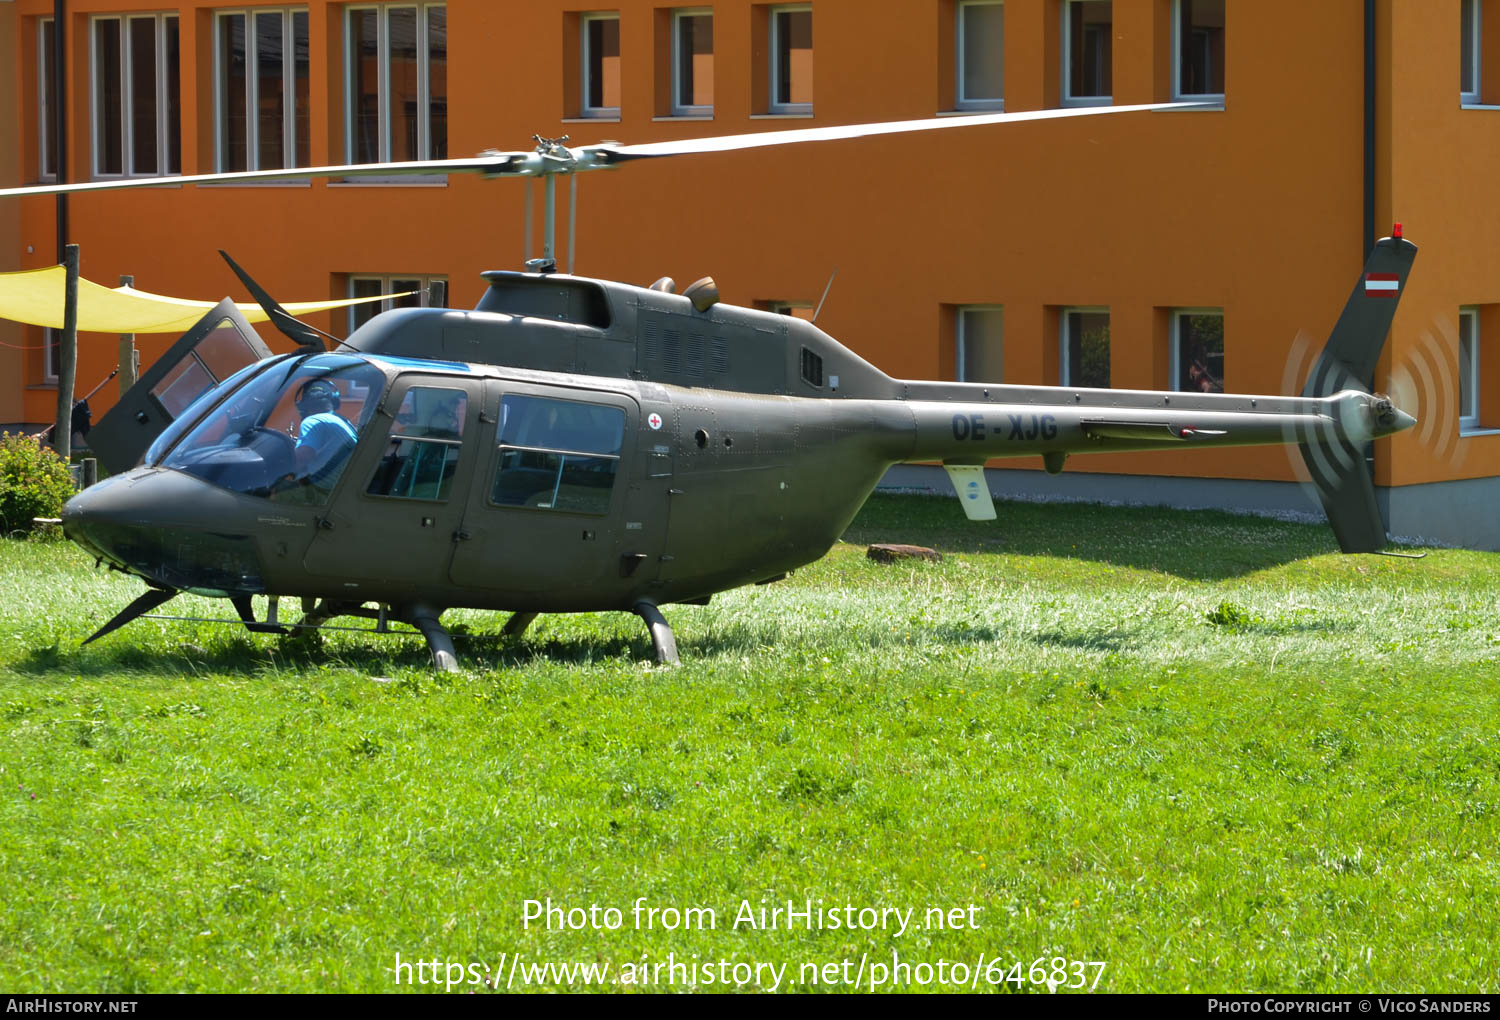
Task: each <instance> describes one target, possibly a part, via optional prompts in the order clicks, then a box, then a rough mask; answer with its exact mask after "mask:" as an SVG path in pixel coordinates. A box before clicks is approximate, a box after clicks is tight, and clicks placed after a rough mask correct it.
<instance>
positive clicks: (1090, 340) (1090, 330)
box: [1058, 308, 1109, 390]
mask: <svg viewBox="0 0 1500 1020" xmlns="http://www.w3.org/2000/svg"><path fill="white" fill-rule="evenodd" d="M1061 325H1062V328H1061V329H1060V330H1059V331H1058V332H1059V333H1060V334H1061V339H1062V385H1063V386H1080V387H1085V388H1088V389H1098V390H1103V389H1108V388H1109V309H1108V308H1064V309H1063V312H1062V324H1061Z"/></svg>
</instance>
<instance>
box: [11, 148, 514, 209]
mask: <svg viewBox="0 0 1500 1020" xmlns="http://www.w3.org/2000/svg"><path fill="white" fill-rule="evenodd" d="M529 155H530V154H529V153H524V152H487V153H482V154H481V155H478V156H472V157H470V158H469V159H432V160H414V161H410V162H404V163H354V164H350V165H347V166H310V167H301V168H298V169H287V170H243V171H236V172H233V173H223V174H188V175H186V176H177V177H120V178H112V179H110V180H103V181H84V182H83V183H81V184H37V185H33V186H30V187H25V188H0V198H13V197H19V196H22V195H64V194H74V193H76V192H80V191H119V190H121V189H124V188H160V187H172V186H176V185H180V184H234V183H236V182H241V181H294V180H300V179H302V178H307V177H402V176H412V175H417V174H429V175H431V174H497V175H498V174H506V173H512V172H514V170H513V167H514V166H516V165H518V164H520V163H522V162H524V161H525V160H526V158H527V157H528V156H529Z"/></svg>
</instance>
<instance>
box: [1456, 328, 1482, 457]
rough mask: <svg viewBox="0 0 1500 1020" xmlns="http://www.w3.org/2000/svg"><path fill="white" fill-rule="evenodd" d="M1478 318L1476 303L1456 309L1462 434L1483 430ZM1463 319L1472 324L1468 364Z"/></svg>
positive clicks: (1459, 426)
mask: <svg viewBox="0 0 1500 1020" xmlns="http://www.w3.org/2000/svg"><path fill="white" fill-rule="evenodd" d="M1479 318H1480V316H1479V306H1478V305H1464V306H1463V307H1462V308H1460V309H1459V310H1458V340H1459V343H1458V433H1459V435H1464V434H1466V433H1472V432H1481V431H1484V426H1483V424H1481V421H1480V417H1479V392H1480V389H1479V365H1480V361H1479V345H1480V336H1481V334H1480V332H1479ZM1465 320H1468V321H1469V322H1470V323H1472V325H1471V326H1470V327H1469V363H1468V365H1465V364H1464V356H1463V355H1464V347H1463V335H1464V321H1465ZM1466 370H1467V373H1468V379H1467V382H1466V381H1465V378H1464V375H1465V371H1466ZM1465 391H1467V396H1468V398H1469V409H1470V413H1469V414H1464V413H1463V406H1464V396H1465V395H1466V394H1465Z"/></svg>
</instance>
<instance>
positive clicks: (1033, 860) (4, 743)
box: [0, 497, 1500, 992]
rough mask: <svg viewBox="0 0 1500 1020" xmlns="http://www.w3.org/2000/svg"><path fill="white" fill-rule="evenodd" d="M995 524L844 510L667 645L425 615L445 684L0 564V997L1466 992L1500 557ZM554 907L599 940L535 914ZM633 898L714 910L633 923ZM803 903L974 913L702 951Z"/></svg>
mask: <svg viewBox="0 0 1500 1020" xmlns="http://www.w3.org/2000/svg"><path fill="white" fill-rule="evenodd" d="M1000 515H1001V517H1000V520H999V521H998V522H996V523H994V524H989V525H971V524H969V523H968V522H966V521H964V520H963V519H962V517H961V514H960V511H959V508H958V507H956V506H955V505H954V504H953V503H952V502H951V501H942V500H930V499H924V498H918V497H880V498H876V499H874V500H872V502H871V503H870V505H869V506H868V507H866V509H865V511H864V512H863V514H862V515H861V516H860V518H859V519H858V520H857V521H856V522H855V525H854V527H853V528H852V529H851V531H850V533H849V534H848V535H847V536H846V539H847V541H846V543H842V544H840V545H839V546H838V547H836V548H835V550H834V551H833V552H832V553H831V554H830V556H829V557H827V558H826V559H825V560H823V561H822V562H821V563H819V564H816V565H814V566H813V567H810V568H808V569H806V570H804V571H801V572H799V573H797V574H796V575H795V576H794V577H792V578H791V579H789V580H788V581H786V582H783V583H780V584H776V585H771V586H768V587H764V588H751V589H747V590H741V591H736V592H731V593H728V594H726V595H724V596H721V597H718V598H716V599H715V600H714V602H713V604H712V605H711V606H709V607H704V608H693V607H669V608H668V610H667V616H668V618H669V619H670V620H671V621H672V623H673V625H674V627H675V628H676V632H677V637H678V643H679V647H680V649H681V651H682V655H683V665H682V666H681V667H680V668H677V669H661V668H656V667H654V666H652V665H651V664H650V663H649V662H648V660H649V657H650V645H649V642H648V641H647V639H646V636H645V632H644V629H643V628H642V627H641V625H640V624H639V622H638V621H636V620H635V619H634V618H633V617H628V616H623V615H601V616H579V617H558V616H551V617H549V616H543V617H541V618H540V619H539V620H538V621H537V623H536V624H535V625H534V627H533V629H532V631H531V632H530V634H528V636H527V638H526V639H525V640H523V641H506V640H503V639H501V638H500V637H499V636H498V632H499V629H500V627H501V625H502V624H503V622H504V620H503V617H499V616H495V615H486V614H480V613H455V614H451V622H454V623H461V624H462V629H467V630H468V631H469V633H468V634H466V635H460V637H459V638H458V646H459V654H460V660H461V662H462V664H463V665H464V667H465V671H464V672H462V673H460V674H457V675H438V674H434V673H433V672H431V671H430V670H429V669H428V668H427V665H426V652H425V650H424V647H423V646H422V644H421V642H420V641H419V640H418V639H416V638H411V637H408V638H394V639H393V638H375V637H367V636H360V635H351V634H344V633H330V634H328V635H327V636H326V637H323V638H322V639H321V640H314V641H312V642H300V643H295V644H286V643H283V642H278V640H277V639H275V638H266V637H250V636H247V635H246V634H245V633H244V632H243V631H242V630H239V629H237V628H232V627H217V626H211V625H205V624H194V623H167V622H158V621H152V620H144V621H137V622H135V623H133V624H131V625H130V626H128V627H126V628H124V629H123V630H121V631H119V632H117V633H115V634H113V635H111V636H109V637H108V638H105V639H103V640H101V641H100V642H98V643H97V644H95V645H91V646H89V647H88V648H80V647H79V643H80V642H81V641H82V639H83V638H85V637H87V636H88V634H89V633H91V632H92V631H93V630H94V629H95V628H96V627H98V626H99V624H100V623H102V622H103V621H104V620H106V619H108V617H109V616H110V615H112V614H113V613H114V612H115V611H116V610H117V609H118V608H119V607H120V606H122V605H123V604H124V603H125V602H127V601H128V600H129V599H130V598H132V597H134V595H135V594H137V593H138V591H139V590H140V585H139V582H135V581H132V580H130V579H128V578H123V577H121V576H120V575H118V574H110V573H107V572H102V571H101V572H95V571H94V570H93V569H92V564H91V563H90V562H89V561H88V560H87V559H86V557H85V556H84V555H83V554H82V553H81V552H80V551H78V550H77V549H75V548H73V547H71V546H69V545H65V544H58V543H37V542H31V543H27V542H16V541H5V542H3V543H0V889H3V890H4V893H3V900H0V987H3V988H5V989H8V990H12V991H23V990H25V991H43V990H75V991H77V990H88V991H120V992H125V991H164V990H233V989H263V990H282V989H288V990H314V989H344V990H373V991H386V990H393V989H394V988H395V985H394V977H393V970H392V968H393V966H394V964H395V958H396V954H397V953H398V952H399V953H400V954H401V958H402V959H403V960H407V961H409V960H412V959H416V958H420V959H431V958H439V959H442V960H445V961H451V962H454V963H462V964H468V963H471V962H473V963H481V962H488V963H491V964H492V965H497V966H498V965H499V964H500V961H501V954H502V953H521V954H524V955H523V966H524V965H525V964H527V963H541V962H556V963H577V962H590V963H598V962H608V963H610V964H611V965H612V966H613V967H615V968H619V967H621V966H622V965H624V964H626V963H628V962H639V961H641V960H642V958H643V956H645V955H646V954H649V959H650V960H652V961H658V962H660V961H663V960H666V959H667V958H668V955H669V954H675V955H676V958H677V959H678V960H682V959H684V958H688V959H691V957H692V955H693V954H697V956H698V962H699V963H701V962H703V961H717V960H720V959H726V960H731V961H738V962H751V963H753V962H755V961H766V962H776V963H789V964H791V967H790V969H789V971H788V972H787V980H788V981H790V980H794V979H795V978H796V977H797V976H798V967H799V965H800V964H802V963H804V962H806V963H816V964H824V963H830V962H838V961H842V960H845V959H850V960H852V961H854V962H855V964H856V965H857V964H858V962H859V960H860V959H861V957H862V955H863V954H869V955H868V957H867V959H868V960H869V961H871V962H876V961H885V962H889V961H890V959H891V953H892V952H893V951H895V952H899V953H900V956H901V959H902V960H903V961H907V962H910V963H927V964H932V965H936V964H937V962H938V960H939V959H944V960H949V961H953V960H959V961H967V962H968V963H969V964H971V965H972V963H973V961H974V960H975V959H976V957H978V956H979V954H980V953H984V954H985V958H986V960H988V959H991V958H996V957H999V958H1002V959H1004V960H1006V961H1007V962H1010V961H1021V962H1022V964H1023V969H1024V968H1029V966H1030V964H1031V962H1032V961H1033V960H1035V959H1037V958H1039V957H1047V958H1051V957H1064V958H1067V959H1070V960H1084V961H1104V962H1105V963H1106V964H1107V966H1106V967H1105V969H1104V972H1103V975H1102V978H1101V980H1100V981H1099V988H1100V989H1101V990H1110V991H1136V990H1184V989H1191V990H1195V991H1203V990H1255V991H1286V990H1308V991H1334V990H1376V989H1378V990H1388V991H1422V990H1448V991H1459V990H1483V991H1489V992H1494V991H1496V990H1497V988H1500V949H1497V948H1496V947H1497V939H1496V935H1495V919H1494V918H1495V907H1494V904H1495V903H1496V901H1497V899H1500V857H1497V854H1500V850H1497V848H1500V732H1497V731H1500V698H1497V689H1500V687H1497V681H1500V666H1497V664H1496V660H1497V658H1500V615H1497V603H1496V594H1495V593H1496V591H1497V590H1500V583H1497V582H1500V556H1497V555H1495V554H1487V553H1474V552H1465V551H1459V550H1433V551H1432V552H1431V553H1430V555H1429V556H1428V557H1427V558H1426V559H1424V560H1421V561H1416V562H1413V561H1409V560H1397V559H1389V558H1381V557H1373V556H1357V557H1342V556H1339V555H1336V554H1335V553H1334V550H1333V545H1332V542H1331V539H1330V537H1329V536H1328V533H1327V531H1326V529H1324V528H1319V527H1310V526H1305V525H1295V524H1286V523H1280V522H1274V521H1268V520H1261V519H1257V518H1247V517H1235V516H1229V515H1224V514H1215V513H1207V512H1203V513H1179V512H1170V511H1163V510H1146V509H1121V508H1104V507H1095V506H1041V505H1032V504H1024V503H1023V504H1001V505H1000ZM874 541H898V542H916V543H920V544H925V545H931V546H934V547H936V548H938V549H940V550H941V551H943V552H944V553H945V559H944V561H943V562H942V563H936V564H933V563H922V562H913V563H907V564H902V565H897V566H891V567H882V566H878V565H875V564H873V563H871V562H869V561H867V560H866V559H865V558H864V555H863V553H864V549H863V545H864V544H865V543H869V542H874ZM169 609H170V610H171V611H173V612H186V611H193V612H198V613H202V614H204V615H213V616H224V615H226V613H225V604H224V603H215V602H210V601H207V600H195V599H190V598H187V597H184V598H180V599H178V600H177V601H175V602H173V603H172V604H171V605H170V607H169ZM548 897H550V898H551V899H552V901H553V902H554V903H557V904H561V905H566V906H581V907H588V906H589V905H590V904H598V905H599V906H600V907H601V908H602V907H605V906H614V907H618V908H620V909H621V910H622V911H623V912H624V915H623V920H624V926H623V927H622V928H621V929H620V930H618V931H594V930H589V929H585V930H581V931H574V930H552V931H546V930H539V929H538V928H537V927H535V926H533V927H532V928H530V929H529V930H527V929H524V928H523V926H522V910H523V904H524V902H525V901H526V900H529V899H537V900H545V899H546V898H548ZM640 897H644V898H645V900H646V902H647V904H648V905H651V906H656V907H658V908H664V907H669V906H675V907H678V908H686V907H690V906H692V907H703V906H706V907H713V908H715V909H716V910H717V911H718V928H717V929H716V930H713V931H691V932H687V931H677V932H665V931H662V930H636V929H635V927H634V925H633V923H632V915H631V913H630V907H631V905H632V904H633V903H634V902H635V901H636V900H637V898H640ZM808 898H811V899H813V900H815V901H816V900H818V899H822V900H823V903H824V905H825V906H828V907H832V906H835V905H838V906H842V905H844V904H846V903H847V904H853V905H855V906H856V907H867V906H868V907H882V906H893V907H900V908H903V909H905V908H916V918H917V919H918V922H920V920H921V919H922V917H923V915H924V912H925V910H926V909H927V908H928V907H936V906H941V907H952V906H967V905H969V904H974V905H976V906H978V907H979V908H981V910H980V911H979V913H978V915H977V917H978V928H977V930H969V929H964V930H946V931H932V930H917V931H909V932H908V933H907V934H906V935H904V936H900V937H897V936H894V935H892V934H891V933H889V932H882V931H878V930H877V931H853V932H850V931H844V930H838V931H829V930H824V931H811V932H809V931H802V930H796V931H790V932H788V931H784V930H782V931H772V932H768V931H753V930H744V929H741V930H738V931H733V930H730V922H731V920H732V919H733V916H734V913H735V909H736V907H737V906H738V904H739V903H740V902H741V901H749V902H750V903H751V904H752V905H753V906H757V907H758V906H759V905H760V901H761V900H762V899H765V900H766V901H768V905H770V904H775V903H784V902H785V901H786V900H787V899H793V900H796V901H798V902H799V903H800V902H801V901H802V900H805V899H808ZM507 959H508V958H507ZM852 973H853V972H852V970H851V974H852ZM466 976H467V975H466ZM1092 976H1093V972H1092V971H1089V977H1090V978H1092ZM866 980H867V982H868V973H867V977H866ZM502 984H503V982H502ZM785 986H786V984H785V982H784V983H783V987H785ZM981 987H983V982H981ZM1006 987H1007V988H1013V987H1014V986H1009V985H1008V986H1006ZM481 990H483V989H482V986H481ZM1031 990H1035V988H1034V987H1032V989H1031Z"/></svg>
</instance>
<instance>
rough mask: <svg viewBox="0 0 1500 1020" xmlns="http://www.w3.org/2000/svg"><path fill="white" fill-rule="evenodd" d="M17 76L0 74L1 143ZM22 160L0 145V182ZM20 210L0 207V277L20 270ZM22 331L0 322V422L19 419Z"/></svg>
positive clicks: (3, 0) (3, 47)
mask: <svg viewBox="0 0 1500 1020" xmlns="http://www.w3.org/2000/svg"><path fill="white" fill-rule="evenodd" d="M16 25H17V18H16V8H15V4H13V3H10V2H9V0H0V53H14V52H15V51H16V30H17V28H16ZM18 79H19V73H18V72H16V73H10V74H7V73H4V72H0V139H11V138H14V137H15V136H16V132H17V131H18V130H19V127H18V126H17V123H16V121H17V114H18V112H19V110H20V107H19V104H18V103H17V101H16V90H17V88H18V87H19V85H20V81H19V80H18ZM20 179H21V160H20V154H19V153H17V152H16V147H15V146H14V145H12V144H9V143H8V142H0V181H20ZM20 229H21V210H20V208H19V206H18V205H17V204H16V203H15V202H9V203H5V204H0V273H6V272H13V271H15V270H16V269H19V268H20V265H21V263H20V249H19V244H20V236H21V235H20ZM22 343H23V331H22V329H21V328H20V326H18V325H16V324H15V323H13V322H7V321H5V320H4V319H0V422H5V423H10V422H19V421H21V419H22V410H23V406H22V405H23V399H22V396H21V394H22V390H21V380H22V379H23V378H24V377H25V372H26V364H25V352H24V351H22V350H20V349H19V347H20V346H21V344H22Z"/></svg>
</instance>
